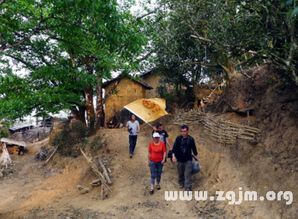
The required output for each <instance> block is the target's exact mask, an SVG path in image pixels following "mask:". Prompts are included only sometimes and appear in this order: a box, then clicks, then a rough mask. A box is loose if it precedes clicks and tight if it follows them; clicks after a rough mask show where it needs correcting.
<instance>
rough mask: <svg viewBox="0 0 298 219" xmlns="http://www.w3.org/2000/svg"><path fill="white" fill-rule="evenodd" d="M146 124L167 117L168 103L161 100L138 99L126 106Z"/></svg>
mask: <svg viewBox="0 0 298 219" xmlns="http://www.w3.org/2000/svg"><path fill="white" fill-rule="evenodd" d="M124 108H125V109H127V110H129V111H130V112H132V113H133V114H135V115H136V116H137V117H139V118H140V119H142V120H143V121H144V122H152V121H154V120H157V119H159V118H160V117H162V116H165V115H167V114H168V113H167V111H166V101H165V100H164V99H161V98H150V99H144V98H142V99H138V100H135V101H134V102H131V103H129V104H127V105H126V106H124Z"/></svg>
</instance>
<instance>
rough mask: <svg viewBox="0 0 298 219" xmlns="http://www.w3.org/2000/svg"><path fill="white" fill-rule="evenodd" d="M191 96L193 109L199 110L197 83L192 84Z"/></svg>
mask: <svg viewBox="0 0 298 219" xmlns="http://www.w3.org/2000/svg"><path fill="white" fill-rule="evenodd" d="M193 96H194V98H195V101H194V106H193V108H194V109H198V108H199V99H198V85H197V83H194V84H193Z"/></svg>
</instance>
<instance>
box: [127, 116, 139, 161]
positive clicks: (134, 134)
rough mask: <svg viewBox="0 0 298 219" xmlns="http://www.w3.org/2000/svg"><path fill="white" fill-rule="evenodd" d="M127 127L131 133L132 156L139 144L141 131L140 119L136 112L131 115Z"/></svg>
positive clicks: (130, 152)
mask: <svg viewBox="0 0 298 219" xmlns="http://www.w3.org/2000/svg"><path fill="white" fill-rule="evenodd" d="M126 127H127V130H128V133H129V136H128V139H129V157H130V158H132V156H133V155H134V151H135V148H136V144H137V138H138V133H139V131H140V124H139V121H138V120H136V116H135V115H134V114H132V115H131V118H130V120H129V121H128V122H127V124H126Z"/></svg>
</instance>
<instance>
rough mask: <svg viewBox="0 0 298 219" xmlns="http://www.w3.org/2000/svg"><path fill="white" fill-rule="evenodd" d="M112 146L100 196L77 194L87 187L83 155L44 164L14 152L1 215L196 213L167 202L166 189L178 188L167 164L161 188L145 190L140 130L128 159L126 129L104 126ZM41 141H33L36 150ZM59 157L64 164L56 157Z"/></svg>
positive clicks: (146, 173) (146, 180) (186, 206)
mask: <svg viewBox="0 0 298 219" xmlns="http://www.w3.org/2000/svg"><path fill="white" fill-rule="evenodd" d="M103 132H104V133H105V135H106V138H107V141H108V147H109V149H110V151H111V156H113V160H112V165H111V169H112V175H113V182H114V184H113V186H112V188H113V192H112V194H111V197H110V198H109V199H107V200H104V201H102V200H99V191H97V190H96V189H94V191H93V190H92V191H91V192H90V193H88V194H85V195H80V194H79V193H78V191H76V186H77V185H78V184H82V185H85V186H88V183H89V182H90V180H89V179H92V177H93V176H92V175H91V176H90V171H88V166H87V164H86V162H85V161H84V159H83V158H82V157H79V158H76V159H71V158H61V157H59V156H56V157H55V159H54V160H53V161H52V162H53V164H52V165H51V166H49V167H42V166H41V163H39V162H37V161H34V160H33V155H32V154H29V155H26V156H23V157H18V156H16V157H13V159H14V160H15V161H16V162H15V169H16V173H14V174H13V175H11V176H9V177H8V178H5V179H4V180H1V181H0V187H1V193H0V218H40V217H45V218H65V217H68V216H69V217H70V218H87V217H89V218H102V217H103V218H114V217H117V218H152V216H153V215H154V218H165V217H166V218H180V217H181V215H185V216H186V217H188V218H192V217H195V215H194V213H192V211H191V205H189V204H188V203H178V202H166V201H165V200H164V191H165V190H174V189H177V188H178V186H177V183H176V181H177V180H176V168H175V166H174V165H173V164H171V163H170V162H168V163H166V165H165V168H164V174H163V176H162V183H161V186H162V189H161V190H160V191H156V193H155V194H154V195H150V194H149V193H148V189H149V186H148V185H149V168H148V159H147V156H148V155H147V145H148V142H149V140H150V137H149V136H147V135H146V132H145V131H142V132H141V133H140V136H139V138H138V142H137V146H136V153H135V156H134V158H133V159H130V158H129V156H128V141H127V138H128V137H127V132H126V130H125V129H114V130H103ZM39 146H40V145H34V147H33V148H34V149H35V150H36V149H38V147H39ZM61 160H62V161H63V164H61V162H62V161H61Z"/></svg>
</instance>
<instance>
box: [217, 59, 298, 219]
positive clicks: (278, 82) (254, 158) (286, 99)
mask: <svg viewBox="0 0 298 219" xmlns="http://www.w3.org/2000/svg"><path fill="white" fill-rule="evenodd" d="M216 109H217V112H226V111H228V112H229V111H230V112H231V111H233V112H236V114H234V115H233V117H234V118H237V117H238V118H239V121H242V122H243V123H250V125H253V126H255V127H258V128H259V129H260V130H261V134H260V137H259V139H258V140H259V143H258V144H257V145H256V146H253V145H250V144H248V143H246V142H244V141H240V142H238V144H237V145H235V146H234V147H230V148H229V150H230V154H231V156H232V159H234V160H235V162H236V164H238V165H239V168H240V170H242V171H243V172H247V173H248V174H245V175H244V178H245V181H246V182H248V183H249V184H250V185H251V186H252V187H254V188H257V189H259V190H260V191H262V192H265V190H268V189H269V190H275V191H279V190H282V191H286V190H289V191H292V192H293V193H294V197H295V196H297V195H298V186H297V184H296V182H297V180H298V178H297V172H298V113H297V112H298V89H297V87H295V85H292V84H287V83H285V82H283V80H282V79H281V78H280V75H279V73H278V71H276V70H274V69H273V68H272V67H271V66H268V65H266V66H263V67H261V68H258V69H254V70H251V71H249V72H247V74H246V76H244V75H243V76H241V77H239V78H235V79H234V80H232V81H231V83H230V85H229V86H228V87H227V90H226V91H225V93H224V95H223V96H222V97H221V99H220V101H219V102H218V103H217V108H216ZM247 110H250V115H251V116H250V117H246V115H247V114H246V112H247ZM229 115H231V113H230V114H229ZM241 115H242V116H241ZM243 115H245V117H243ZM230 117H231V116H230ZM251 118H253V119H251ZM270 206H271V207H272V209H274V210H276V212H277V215H279V217H281V218H282V217H287V218H294V217H295V215H296V210H295V207H294V206H296V209H297V203H294V204H293V205H292V206H291V207H289V206H284V205H283V204H281V203H276V202H273V203H270Z"/></svg>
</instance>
